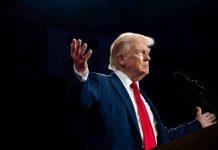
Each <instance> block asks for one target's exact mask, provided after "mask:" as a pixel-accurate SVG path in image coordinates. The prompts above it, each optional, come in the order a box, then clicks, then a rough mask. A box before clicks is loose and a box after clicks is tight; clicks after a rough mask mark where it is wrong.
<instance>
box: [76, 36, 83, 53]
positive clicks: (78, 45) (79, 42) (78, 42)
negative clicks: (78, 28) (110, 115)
mask: <svg viewBox="0 0 218 150" xmlns="http://www.w3.org/2000/svg"><path fill="white" fill-rule="evenodd" d="M81 44H82V40H81V39H79V40H78V41H77V45H76V46H77V47H76V50H77V51H76V55H77V56H78V55H79V53H80V49H81Z"/></svg>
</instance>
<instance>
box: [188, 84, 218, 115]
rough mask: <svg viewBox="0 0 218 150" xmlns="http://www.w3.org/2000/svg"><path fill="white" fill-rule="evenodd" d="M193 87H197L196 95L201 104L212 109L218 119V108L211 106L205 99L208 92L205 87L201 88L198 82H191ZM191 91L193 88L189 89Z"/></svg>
mask: <svg viewBox="0 0 218 150" xmlns="http://www.w3.org/2000/svg"><path fill="white" fill-rule="evenodd" d="M191 81H192V83H193V85H194V86H195V87H197V90H195V91H194V93H195V95H196V96H197V97H198V98H199V99H200V100H201V102H202V103H203V104H204V105H205V106H207V107H208V108H209V109H211V111H212V112H213V114H214V115H215V116H216V117H218V116H217V115H218V113H217V110H216V108H215V107H214V106H213V105H212V104H211V103H209V102H208V101H207V100H206V99H205V98H204V93H205V92H206V91H207V90H206V89H205V88H204V87H203V86H201V85H200V84H199V83H198V82H197V81H196V80H191ZM188 89H189V90H190V89H191V88H188Z"/></svg>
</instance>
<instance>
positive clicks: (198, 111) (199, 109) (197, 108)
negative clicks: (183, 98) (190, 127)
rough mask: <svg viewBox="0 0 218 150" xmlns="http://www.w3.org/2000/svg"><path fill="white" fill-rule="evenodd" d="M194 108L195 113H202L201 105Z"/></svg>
mask: <svg viewBox="0 0 218 150" xmlns="http://www.w3.org/2000/svg"><path fill="white" fill-rule="evenodd" d="M196 110H197V114H202V109H201V107H198V106H197V107H196Z"/></svg>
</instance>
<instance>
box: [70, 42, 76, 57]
mask: <svg viewBox="0 0 218 150" xmlns="http://www.w3.org/2000/svg"><path fill="white" fill-rule="evenodd" d="M75 44H76V39H73V40H72V43H71V44H70V46H71V54H73V53H75Z"/></svg>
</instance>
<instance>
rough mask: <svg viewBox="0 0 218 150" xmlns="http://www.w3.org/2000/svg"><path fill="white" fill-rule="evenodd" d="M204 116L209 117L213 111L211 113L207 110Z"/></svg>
mask: <svg viewBox="0 0 218 150" xmlns="http://www.w3.org/2000/svg"><path fill="white" fill-rule="evenodd" d="M202 115H203V116H204V117H209V116H210V115H211V113H209V112H206V113H204V114H202Z"/></svg>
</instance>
